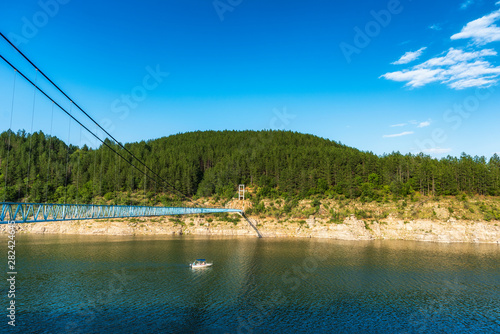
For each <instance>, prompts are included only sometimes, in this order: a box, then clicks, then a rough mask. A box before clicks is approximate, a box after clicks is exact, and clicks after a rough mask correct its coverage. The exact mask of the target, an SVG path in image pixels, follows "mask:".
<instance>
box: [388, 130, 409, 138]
mask: <svg viewBox="0 0 500 334" xmlns="http://www.w3.org/2000/svg"><path fill="white" fill-rule="evenodd" d="M413 133H414V132H413V131H405V132H401V133H396V134H393V135H384V136H383V138H394V137H401V136H407V135H412V134H413Z"/></svg>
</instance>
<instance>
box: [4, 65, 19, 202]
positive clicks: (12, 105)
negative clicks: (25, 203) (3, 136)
mask: <svg viewBox="0 0 500 334" xmlns="http://www.w3.org/2000/svg"><path fill="white" fill-rule="evenodd" d="M16 78H17V71H15V72H14V85H13V88H12V104H11V106H10V123H9V136H8V139H7V161H6V162H7V163H6V164H5V193H4V196H3V201H4V202H5V201H6V200H7V180H8V179H9V157H10V150H11V147H10V137H11V134H12V117H13V115H14V98H15V96H16Z"/></svg>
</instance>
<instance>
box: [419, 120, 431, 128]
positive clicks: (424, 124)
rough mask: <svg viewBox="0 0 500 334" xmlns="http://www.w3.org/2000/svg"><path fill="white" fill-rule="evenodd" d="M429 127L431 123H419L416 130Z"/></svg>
mask: <svg viewBox="0 0 500 334" xmlns="http://www.w3.org/2000/svg"><path fill="white" fill-rule="evenodd" d="M429 125H431V122H430V121H425V122H420V123H419V124H418V125H417V128H425V127H427V126H429Z"/></svg>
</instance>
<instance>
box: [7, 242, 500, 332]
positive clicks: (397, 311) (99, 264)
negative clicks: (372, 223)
mask: <svg viewBox="0 0 500 334" xmlns="http://www.w3.org/2000/svg"><path fill="white" fill-rule="evenodd" d="M0 242H3V243H4V244H5V249H7V239H6V238H5V237H2V238H1V239H0ZM5 253H6V252H5ZM16 256H17V259H16V260H17V261H16V262H17V271H18V275H17V282H16V284H17V293H16V303H17V314H16V316H17V317H16V325H17V326H16V327H15V329H14V332H15V331H17V332H20V333H21V332H22V333H292V332H293V333H335V332H339V333H433V332H435V333H494V332H497V333H498V332H500V246H498V245H488V244H482V245H481V244H435V243H418V242H403V241H371V242H359V241H358V242H347V241H336V240H314V239H304V240H297V239H257V238H255V239H253V238H222V237H185V236H184V237H162V238H160V237H114V236H66V235H38V236H37V235H18V236H17V239H16ZM200 257H202V258H206V259H207V260H209V261H213V262H214V266H213V267H211V268H205V269H197V270H194V269H191V268H189V267H188V263H190V262H191V261H192V260H194V259H195V258H200ZM5 262H7V259H5ZM6 272H7V270H6V271H5V274H4V275H5V276H7V274H6ZM3 290H4V291H3V293H2V296H3V297H2V298H3V299H4V300H3V302H2V303H3V305H4V306H5V307H7V305H8V299H7V285H6V284H4V286H3ZM4 313H5V315H4V316H2V318H3V319H4V320H3V322H4V323H3V324H1V325H0V328H1V329H2V330H3V331H5V332H6V331H7V330H9V332H13V331H12V328H11V326H8V325H7V320H8V319H7V318H6V314H7V311H5V308H4Z"/></svg>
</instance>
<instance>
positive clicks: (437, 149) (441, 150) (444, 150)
mask: <svg viewBox="0 0 500 334" xmlns="http://www.w3.org/2000/svg"><path fill="white" fill-rule="evenodd" d="M451 151H452V149H451V148H441V147H433V148H428V149H425V150H422V152H423V153H427V154H444V153H448V152H451Z"/></svg>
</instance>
